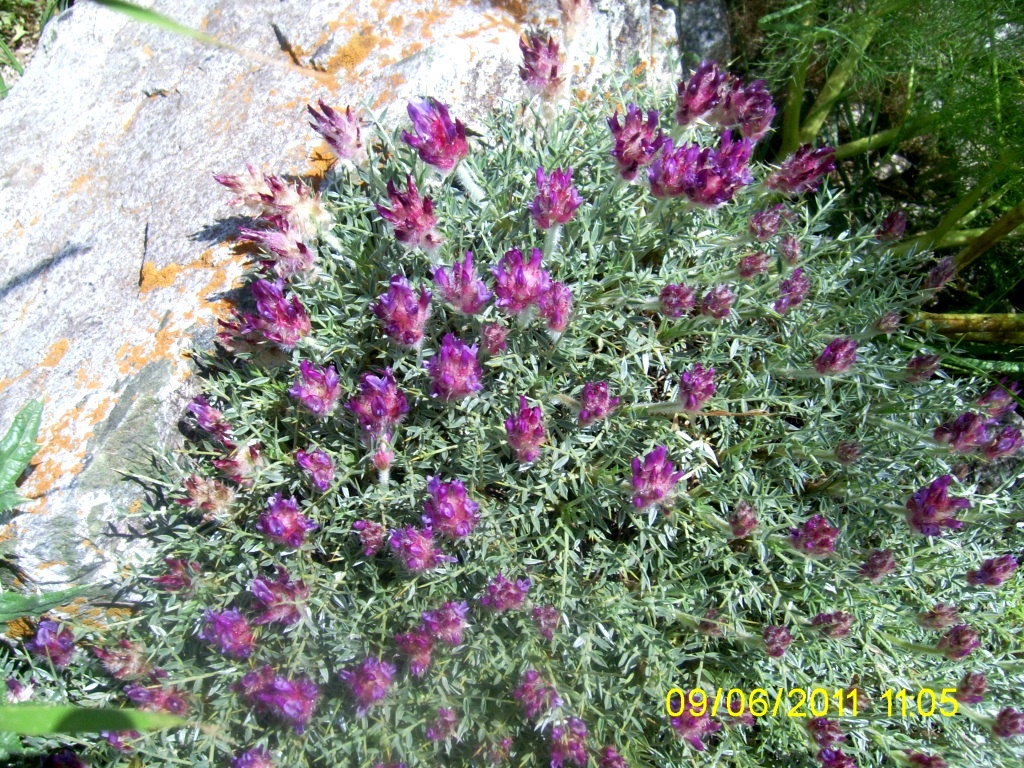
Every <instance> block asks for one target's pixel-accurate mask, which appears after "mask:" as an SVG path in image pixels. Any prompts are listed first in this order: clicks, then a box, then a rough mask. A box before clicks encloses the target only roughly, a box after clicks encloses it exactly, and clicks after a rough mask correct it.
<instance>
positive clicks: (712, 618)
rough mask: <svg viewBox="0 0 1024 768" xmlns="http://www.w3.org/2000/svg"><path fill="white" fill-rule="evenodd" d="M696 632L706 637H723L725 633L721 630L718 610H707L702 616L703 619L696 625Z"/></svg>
mask: <svg viewBox="0 0 1024 768" xmlns="http://www.w3.org/2000/svg"><path fill="white" fill-rule="evenodd" d="M697 631H698V632H700V633H701V634H702V635H706V636H707V637H724V636H725V632H724V631H723V630H722V623H721V621H720V620H719V618H718V610H717V609H716V608H709V609H708V611H707V613H705V614H704V618H703V619H701V620H700V621H699V622H698V623H697Z"/></svg>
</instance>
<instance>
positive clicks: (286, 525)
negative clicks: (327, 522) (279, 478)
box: [256, 493, 318, 548]
mask: <svg viewBox="0 0 1024 768" xmlns="http://www.w3.org/2000/svg"><path fill="white" fill-rule="evenodd" d="M317 527H318V526H317V524H316V523H314V522H313V521H312V520H310V519H309V518H308V517H306V516H304V515H303V514H302V513H301V512H299V503H298V502H297V501H296V500H295V497H294V496H292V497H290V498H287V499H286V498H284V496H283V494H281V493H275V494H274V495H273V496H271V497H270V501H269V502H268V503H267V508H266V510H265V511H264V512H262V513H261V514H260V516H259V519H257V521H256V530H257V531H259V532H260V533H262V534H263V535H264V536H266V537H267V538H268V539H270V540H271V541H273V542H275V543H276V544H281V545H282V546H286V547H292V548H294V547H301V546H302V543H303V542H304V541H305V540H306V532H307V531H313V530H316V528H317Z"/></svg>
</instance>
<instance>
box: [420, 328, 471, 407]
mask: <svg viewBox="0 0 1024 768" xmlns="http://www.w3.org/2000/svg"><path fill="white" fill-rule="evenodd" d="M476 353H477V348H476V345H475V344H474V345H473V346H468V345H466V344H465V343H463V342H461V341H459V340H458V339H456V338H455V337H454V336H452V335H451V334H450V333H446V334H445V336H444V339H443V340H442V342H441V348H440V349H439V350H438V352H437V354H436V355H434V356H433V357H432V358H430V360H428V361H427V362H426V363H424V367H426V369H427V373H429V374H430V379H431V382H432V383H431V385H430V396H431V397H436V398H438V399H440V400H443V401H444V402H446V403H447V402H451V401H452V400H461V399H462V398H464V397H468V396H469V395H471V394H473V393H474V392H479V391H480V390H481V389H483V386H484V384H483V381H482V380H481V376H482V375H483V371H482V370H481V369H480V363H478V362H477V359H476Z"/></svg>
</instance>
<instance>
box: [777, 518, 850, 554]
mask: <svg viewBox="0 0 1024 768" xmlns="http://www.w3.org/2000/svg"><path fill="white" fill-rule="evenodd" d="M837 538H839V530H838V529H837V528H833V527H832V526H831V525H829V524H828V520H826V519H825V518H824V517H822V516H821V515H814V516H812V517H811V519H810V520H807V521H806V522H805V523H804V524H803V525H802V526H800V528H790V529H789V543H790V544H791V545H792V546H793V548H794V549H795V550H797V551H798V552H803V553H804V554H805V555H827V554H828V553H829V552H834V551H835V548H836V539H837Z"/></svg>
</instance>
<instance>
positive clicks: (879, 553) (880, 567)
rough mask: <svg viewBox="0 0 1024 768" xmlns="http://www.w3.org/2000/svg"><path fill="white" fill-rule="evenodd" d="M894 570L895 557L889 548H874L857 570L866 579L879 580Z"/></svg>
mask: <svg viewBox="0 0 1024 768" xmlns="http://www.w3.org/2000/svg"><path fill="white" fill-rule="evenodd" d="M895 570H896V558H895V557H894V556H893V554H892V550H891V549H874V550H872V551H871V554H870V555H868V557H867V559H866V560H865V561H864V563H863V564H862V565H861V567H860V570H858V571H857V573H859V574H860V575H861V577H863V578H865V579H867V580H868V581H874V582H879V581H881V580H882V577H883V576H888V575H889V574H890V573H892V572H893V571H895Z"/></svg>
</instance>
